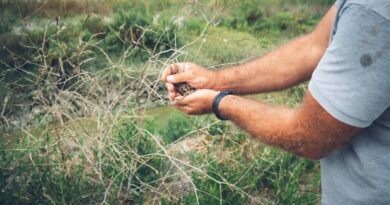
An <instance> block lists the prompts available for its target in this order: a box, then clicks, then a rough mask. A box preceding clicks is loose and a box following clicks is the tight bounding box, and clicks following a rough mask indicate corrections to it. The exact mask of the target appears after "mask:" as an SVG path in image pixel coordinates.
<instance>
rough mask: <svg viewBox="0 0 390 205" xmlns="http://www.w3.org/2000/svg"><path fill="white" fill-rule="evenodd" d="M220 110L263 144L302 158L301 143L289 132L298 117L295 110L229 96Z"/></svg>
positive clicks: (223, 101) (222, 102) (220, 106)
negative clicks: (299, 155) (294, 116)
mask: <svg viewBox="0 0 390 205" xmlns="http://www.w3.org/2000/svg"><path fill="white" fill-rule="evenodd" d="M219 110H220V112H221V113H222V115H223V116H224V117H226V118H227V119H229V120H230V121H232V122H234V123H235V124H237V125H238V126H239V127H241V128H242V129H244V130H245V131H247V132H248V133H249V134H251V135H252V136H254V137H256V138H257V139H259V140H260V141H262V142H263V143H265V144H267V145H270V146H275V147H279V148H282V149H284V150H286V151H289V152H292V153H295V154H302V153H300V152H301V151H300V150H299V144H300V141H301V140H300V139H299V138H298V137H296V136H292V133H291V129H290V128H289V126H290V124H291V119H292V118H293V115H294V110H293V109H290V108H287V107H281V106H273V105H267V104H264V103H260V102H256V101H253V100H250V99H246V98H242V97H238V96H226V97H225V98H224V99H223V100H222V101H221V103H220V105H219Z"/></svg>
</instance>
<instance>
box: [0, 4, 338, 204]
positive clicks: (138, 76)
mask: <svg viewBox="0 0 390 205" xmlns="http://www.w3.org/2000/svg"><path fill="white" fill-rule="evenodd" d="M67 2H68V3H72V2H73V1H67ZM55 3H56V2H54V3H51V4H50V5H48V7H47V8H46V9H47V10H46V13H45V12H43V13H42V12H39V13H37V14H36V15H34V16H32V17H29V18H28V19H25V21H27V22H29V23H31V24H33V25H36V26H35V27H33V28H24V27H22V28H21V32H22V34H15V33H13V29H14V27H15V26H21V22H22V21H21V19H19V18H16V17H15V16H14V15H15V14H14V12H13V11H14V10H13V9H15V8H11V7H2V8H1V9H2V10H1V11H3V10H4V11H6V12H1V13H0V16H1V18H2V19H5V21H4V24H3V25H2V26H0V33H1V35H0V41H1V43H2V45H4V46H5V47H3V48H0V55H1V57H0V60H1V62H0V71H1V72H0V79H1V83H0V101H1V102H7V103H3V104H2V106H0V111H3V110H4V111H3V112H2V115H3V116H6V117H7V118H9V119H10V120H9V121H5V120H4V119H3V118H0V124H1V125H2V126H4V127H7V126H10V127H11V126H14V127H13V128H12V129H11V130H9V131H7V132H2V133H0V190H1V191H0V204H210V205H213V204H317V203H318V201H319V198H320V194H319V183H320V182H319V164H318V163H317V162H313V161H308V160H305V159H302V158H299V157H295V156H292V155H290V154H288V153H285V152H282V151H280V150H277V149H273V148H269V147H266V146H264V145H262V144H260V143H259V142H257V141H255V140H253V139H252V138H251V137H250V136H247V135H246V134H245V133H244V132H243V131H241V130H240V129H238V128H237V127H236V126H234V125H233V124H231V123H229V122H220V121H217V120H216V119H215V117H214V116H212V115H206V116H197V117H189V116H185V115H183V114H181V113H179V112H178V111H177V110H175V109H173V108H172V107H169V106H163V107H157V108H149V107H146V104H148V103H150V102H151V101H159V102H160V103H161V102H162V103H163V104H164V103H165V105H166V104H167V99H165V98H162V99H161V96H160V95H165V94H166V92H164V91H161V90H159V88H158V87H159V86H160V85H161V83H160V82H159V80H158V78H159V74H160V71H161V69H162V68H163V67H164V66H166V65H167V64H168V63H172V62H177V61H193V62H195V63H199V64H202V65H204V66H208V67H210V68H212V69H216V67H219V66H221V65H230V64H234V63H240V62H243V61H245V60H247V59H249V58H252V57H255V56H258V55H261V54H263V53H265V52H267V51H269V50H270V49H272V48H275V47H277V46H278V45H280V44H282V43H283V42H286V41H287V40H289V39H291V38H293V37H295V36H298V35H302V34H304V33H306V32H309V31H310V30H311V29H312V28H313V26H314V25H315V23H316V22H317V21H318V20H319V18H320V16H321V14H322V13H323V12H324V11H325V10H326V9H327V7H329V5H330V4H331V3H332V2H330V1H327V0H326V1H325V0H324V1H316V2H313V1H306V0H296V1H284V0H278V1H269V0H250V1H245V2H244V3H242V2H241V1H236V0H235V1H214V0H213V1H211V0H210V1H206V0H205V1H199V2H198V3H201V4H195V5H190V4H186V3H185V2H183V1H179V0H169V1H168V0H166V1H127V2H126V1H122V0H112V1H109V2H108V4H107V7H106V8H102V7H100V6H97V5H95V6H93V8H92V7H91V8H90V9H91V10H90V9H87V8H84V7H82V6H83V5H80V8H79V10H77V9H75V10H72V11H68V10H66V9H65V8H64V7H58V8H59V9H60V10H59V11H57V10H56V8H57V7H56V6H54V5H56V4H55ZM257 5H258V6H257ZM36 6H37V5H32V6H31V8H35V7H36ZM20 8H21V11H22V12H26V13H25V14H24V15H23V16H28V12H30V11H29V8H28V7H26V5H21V7H20ZM67 8H68V9H72V8H74V5H73V7H72V6H71V5H69V7H67ZM44 11H45V10H44ZM90 11H94V13H95V14H91V13H90ZM53 13H57V14H64V15H61V20H60V21H59V25H58V26H57V25H56V22H55V21H54V20H53V19H54V16H53ZM157 15H158V18H157ZM178 19H182V21H183V23H182V25H179V23H177V21H178ZM175 21H176V22H175ZM45 28H47V29H45ZM45 39H46V41H45V42H44V40H45ZM40 47H42V49H41V48H40ZM165 51H166V52H165ZM42 52H44V54H43V53H42ZM304 90H305V85H301V86H297V87H294V88H291V89H288V90H285V91H281V92H273V93H266V94H260V95H254V96H248V97H251V98H254V99H258V100H262V101H265V102H267V103H272V104H280V105H287V106H290V107H294V106H296V105H297V104H298V103H299V102H300V101H301V99H302V97H303V93H304ZM156 93H157V94H156ZM5 96H8V97H7V98H6V97H5ZM141 98H142V99H146V103H141V102H140V99H141ZM21 105H23V106H21ZM3 106H4V108H3ZM23 107H24V108H23ZM26 107H27V109H26ZM21 108H23V109H21ZM33 108H36V109H37V110H38V111H32V109H33ZM25 112H27V113H25ZM25 114H27V115H25ZM3 116H2V117H3ZM7 118H5V119H7ZM27 119H29V120H27ZM26 120H27V121H28V123H32V124H28V123H26V124H19V125H18V124H17V125H13V124H15V122H21V121H26ZM33 122H38V123H35V124H34V123H33ZM183 150H184V151H183Z"/></svg>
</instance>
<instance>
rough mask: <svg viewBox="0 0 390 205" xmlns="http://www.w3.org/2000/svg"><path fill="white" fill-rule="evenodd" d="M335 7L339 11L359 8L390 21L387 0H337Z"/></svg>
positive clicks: (389, 7) (389, 8)
mask: <svg viewBox="0 0 390 205" xmlns="http://www.w3.org/2000/svg"><path fill="white" fill-rule="evenodd" d="M336 6H337V7H338V9H340V10H346V9H348V8H349V7H354V6H359V7H362V8H365V9H367V10H371V11H372V13H373V14H374V13H375V14H376V15H378V16H380V17H382V18H384V19H386V20H387V21H390V1H389V0H338V1H337V2H336Z"/></svg>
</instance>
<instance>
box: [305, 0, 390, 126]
mask: <svg viewBox="0 0 390 205" xmlns="http://www.w3.org/2000/svg"><path fill="white" fill-rule="evenodd" d="M309 91H310V92H311V94H312V95H313V97H314V98H315V99H316V100H317V101H318V103H319V104H320V105H321V106H322V107H323V108H324V109H325V110H326V111H327V112H328V113H329V114H331V115H332V116H333V117H335V118H336V119H338V120H340V121H342V122H344V123H346V124H349V125H351V126H355V127H361V128H364V127H368V126H369V125H370V124H371V123H372V122H373V121H374V120H376V119H377V118H378V117H379V116H380V115H381V114H382V113H383V112H384V111H385V110H386V109H387V108H389V106H390V22H389V21H388V20H387V19H385V18H383V17H382V16H381V15H379V14H378V13H376V12H375V11H373V10H371V9H369V8H366V7H364V6H361V5H351V6H348V7H347V8H345V9H344V10H343V11H342V14H341V15H340V16H339V21H338V22H337V31H336V33H335V34H334V36H333V38H332V41H331V43H330V45H329V47H328V49H327V50H326V52H325V55H324V56H323V58H322V59H321V61H320V63H319V64H318V66H317V68H316V70H315V71H314V73H313V76H312V79H311V81H310V83H309Z"/></svg>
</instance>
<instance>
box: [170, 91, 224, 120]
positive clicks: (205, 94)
mask: <svg viewBox="0 0 390 205" xmlns="http://www.w3.org/2000/svg"><path fill="white" fill-rule="evenodd" d="M217 94H218V91H214V90H208V89H201V90H197V91H195V92H194V93H192V94H190V95H188V96H186V97H183V96H178V97H176V98H175V99H174V106H175V107H176V108H177V109H179V110H180V111H182V112H184V113H186V114H189V115H202V114H208V113H211V112H212V103H213V100H214V98H215V96H217Z"/></svg>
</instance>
